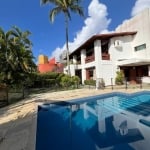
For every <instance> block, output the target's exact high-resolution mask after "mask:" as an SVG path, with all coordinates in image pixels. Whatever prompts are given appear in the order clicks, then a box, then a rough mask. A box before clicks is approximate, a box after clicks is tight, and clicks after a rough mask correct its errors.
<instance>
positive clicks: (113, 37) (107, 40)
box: [65, 9, 150, 85]
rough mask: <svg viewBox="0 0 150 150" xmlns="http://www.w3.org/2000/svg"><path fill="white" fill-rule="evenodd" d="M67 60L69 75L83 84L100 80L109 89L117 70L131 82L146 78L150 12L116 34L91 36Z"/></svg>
mask: <svg viewBox="0 0 150 150" xmlns="http://www.w3.org/2000/svg"><path fill="white" fill-rule="evenodd" d="M70 58H72V59H73V64H72V65H71V67H70V68H71V75H76V72H78V74H80V76H81V79H82V84H84V80H87V79H91V78H92V79H94V80H100V79H103V80H104V82H105V85H111V84H112V81H113V84H115V77H116V71H117V70H118V69H122V70H124V72H125V76H126V77H128V78H129V80H130V81H133V80H136V77H143V76H149V75H150V9H146V10H144V11H143V12H141V13H140V14H139V15H137V16H135V17H134V18H131V19H130V20H128V21H126V22H124V23H123V24H122V25H120V26H119V27H118V28H117V29H116V31H115V33H108V34H101V35H94V36H93V37H91V38H90V39H88V40H87V41H86V42H85V43H84V44H82V45H81V46H80V47H79V48H77V49H76V50H75V51H74V52H73V53H71V54H70ZM77 59H78V60H77ZM78 61H80V62H81V64H78V63H77V62H78ZM65 69H66V70H67V68H65ZM145 70H146V72H148V73H145Z"/></svg>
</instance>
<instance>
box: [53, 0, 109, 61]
mask: <svg viewBox="0 0 150 150" xmlns="http://www.w3.org/2000/svg"><path fill="white" fill-rule="evenodd" d="M88 15H89V16H88V17H87V18H86V19H85V21H84V26H83V27H82V29H81V30H80V31H78V32H77V33H76V37H75V38H74V40H73V42H72V43H69V49H70V51H73V50H75V49H76V48H77V47H78V46H79V45H81V44H82V43H83V42H84V41H86V40H87V39H88V38H90V37H91V36H92V35H94V34H97V33H101V32H107V28H108V25H109V23H110V22H111V20H110V19H108V18H107V15H108V13H107V7H106V6H105V5H104V4H102V3H100V2H99V0H92V1H91V3H90V4H89V6H88ZM64 49H66V48H65V44H64V46H63V47H62V48H56V49H55V50H54V51H53V52H52V56H53V57H54V56H55V57H56V59H58V58H59V55H60V54H61V53H62V51H63V50H64Z"/></svg>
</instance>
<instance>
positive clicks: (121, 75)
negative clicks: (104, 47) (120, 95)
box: [115, 70, 124, 85]
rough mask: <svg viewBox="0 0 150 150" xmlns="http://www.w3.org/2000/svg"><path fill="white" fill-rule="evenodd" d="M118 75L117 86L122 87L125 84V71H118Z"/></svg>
mask: <svg viewBox="0 0 150 150" xmlns="http://www.w3.org/2000/svg"><path fill="white" fill-rule="evenodd" d="M116 74H117V76H116V78H115V83H116V84H117V85H122V84H123V82H124V73H123V71H122V70H121V71H117V72H116Z"/></svg>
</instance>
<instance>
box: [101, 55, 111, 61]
mask: <svg viewBox="0 0 150 150" xmlns="http://www.w3.org/2000/svg"><path fill="white" fill-rule="evenodd" d="M102 60H110V55H109V54H106V53H102Z"/></svg>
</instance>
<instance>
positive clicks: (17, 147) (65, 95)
mask: <svg viewBox="0 0 150 150" xmlns="http://www.w3.org/2000/svg"><path fill="white" fill-rule="evenodd" d="M117 91H120V92H128V93H131V92H137V91H139V89H138V90H136V89H133V90H117ZM110 92H112V90H107V89H105V90H95V89H77V90H70V91H60V92H53V93H42V94H35V95H32V96H31V98H28V99H25V100H23V101H21V102H18V103H17V104H13V105H11V106H8V107H5V108H1V109H0V150H35V143H36V120H37V106H38V105H40V104H42V103H45V102H52V101H61V100H63V101H64V100H71V99H76V98H81V97H88V96H94V95H99V94H103V93H110Z"/></svg>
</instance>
